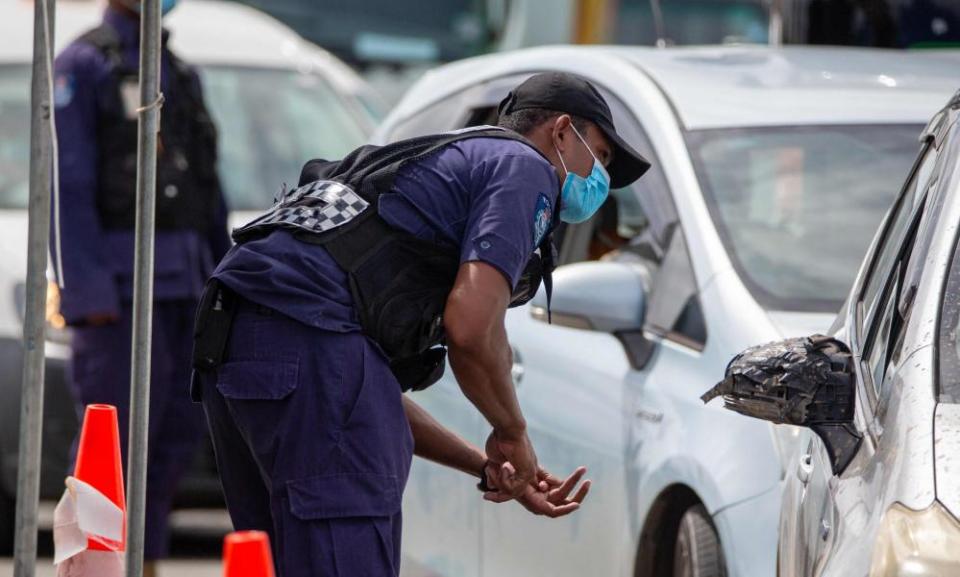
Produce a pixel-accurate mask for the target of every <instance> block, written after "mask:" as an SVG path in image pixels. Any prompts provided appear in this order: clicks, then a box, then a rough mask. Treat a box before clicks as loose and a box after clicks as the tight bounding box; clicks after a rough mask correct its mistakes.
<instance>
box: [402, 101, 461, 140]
mask: <svg viewBox="0 0 960 577" xmlns="http://www.w3.org/2000/svg"><path fill="white" fill-rule="evenodd" d="M468 107H469V103H468V95H467V94H465V93H463V92H461V93H459V94H456V95H454V96H451V97H449V98H444V99H443V100H441V101H439V102H436V103H434V104H431V105H430V106H427V107H426V108H424V109H423V110H421V111H420V112H417V113H416V114H414V115H412V116H410V117H408V118H405V119H404V120H401V121H400V122H398V123H397V124H396V126H394V127H393V129H391V130H390V132H389V133H388V134H387V141H388V142H396V141H398V140H406V139H407V138H413V137H415V136H424V135H426V134H436V133H438V132H446V131H448V130H453V129H455V128H460V127H461V126H460V125H462V124H465V123H464V122H463V119H464V115H465V114H466V110H467V109H468Z"/></svg>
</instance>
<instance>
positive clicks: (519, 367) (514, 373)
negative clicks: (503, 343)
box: [510, 347, 526, 388]
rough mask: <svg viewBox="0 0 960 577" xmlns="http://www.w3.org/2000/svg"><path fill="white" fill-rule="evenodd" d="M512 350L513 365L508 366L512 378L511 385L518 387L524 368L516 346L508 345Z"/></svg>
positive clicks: (521, 380)
mask: <svg viewBox="0 0 960 577" xmlns="http://www.w3.org/2000/svg"><path fill="white" fill-rule="evenodd" d="M510 350H511V351H512V352H513V365H512V366H511V367H510V378H511V379H513V386H514V387H517V388H519V387H520V383H522V382H523V375H524V373H525V372H526V370H525V369H524V368H523V357H522V356H520V351H518V350H517V348H516V347H510Z"/></svg>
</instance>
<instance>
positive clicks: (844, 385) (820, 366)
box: [700, 335, 862, 475]
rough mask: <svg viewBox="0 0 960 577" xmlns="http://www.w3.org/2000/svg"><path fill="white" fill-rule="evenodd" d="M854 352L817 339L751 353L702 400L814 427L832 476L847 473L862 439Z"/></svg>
mask: <svg viewBox="0 0 960 577" xmlns="http://www.w3.org/2000/svg"><path fill="white" fill-rule="evenodd" d="M854 366H855V363H854V360H853V356H852V355H851V354H850V349H849V348H848V347H847V346H846V345H845V344H843V343H842V342H840V341H838V340H836V339H833V338H830V337H825V336H823V335H813V336H810V337H803V338H797V339H787V340H785V341H777V342H773V343H767V344H765V345H759V346H756V347H751V348H749V349H747V350H745V351H743V352H742V353H740V354H739V355H737V356H736V357H734V358H733V360H732V361H730V364H729V365H727V371H726V374H725V377H724V379H723V380H722V381H720V382H719V383H717V385H716V386H714V387H713V388H712V389H710V390H709V391H707V392H706V393H705V394H704V395H703V396H702V397H700V398H701V399H702V400H703V402H704V403H707V402H709V401H710V400H711V399H713V398H715V397H720V396H722V397H723V402H724V408H727V409H730V410H732V411H736V412H738V413H740V414H743V415H747V416H749V417H754V418H757V419H763V420H765V421H770V422H772V423H777V424H788V425H799V426H802V427H809V428H810V429H812V430H813V432H815V433H816V434H817V435H818V436H819V437H820V438H821V439H822V440H823V443H824V446H825V447H826V449H827V452H828V453H829V455H830V463H831V466H832V468H833V474H835V475H837V474H840V473H841V472H843V470H844V469H846V467H847V465H849V464H850V461H851V460H852V459H853V456H854V455H855V454H856V453H857V449H858V448H859V447H860V442H861V440H862V436H861V435H860V433H858V432H857V429H856V427H855V426H854V425H853V414H854V399H855V388H856V377H855V375H854Z"/></svg>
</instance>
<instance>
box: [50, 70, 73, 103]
mask: <svg viewBox="0 0 960 577" xmlns="http://www.w3.org/2000/svg"><path fill="white" fill-rule="evenodd" d="M74 84H75V82H74V78H73V74H58V75H57V77H56V78H55V79H54V81H53V105H54V107H56V108H63V107H64V106H69V105H70V103H71V102H73V93H74V90H75V86H74Z"/></svg>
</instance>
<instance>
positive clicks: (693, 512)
mask: <svg viewBox="0 0 960 577" xmlns="http://www.w3.org/2000/svg"><path fill="white" fill-rule="evenodd" d="M726 574H727V570H726V566H725V564H724V561H723V550H722V549H721V548H720V538H719V537H718V536H717V531H716V529H714V528H713V523H712V522H711V521H710V515H708V514H707V511H706V509H704V508H703V505H695V506H693V507H690V508H689V509H687V511H686V513H684V514H683V517H681V518H680V527H679V528H678V529H677V541H676V545H675V546H674V549H673V577H726Z"/></svg>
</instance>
